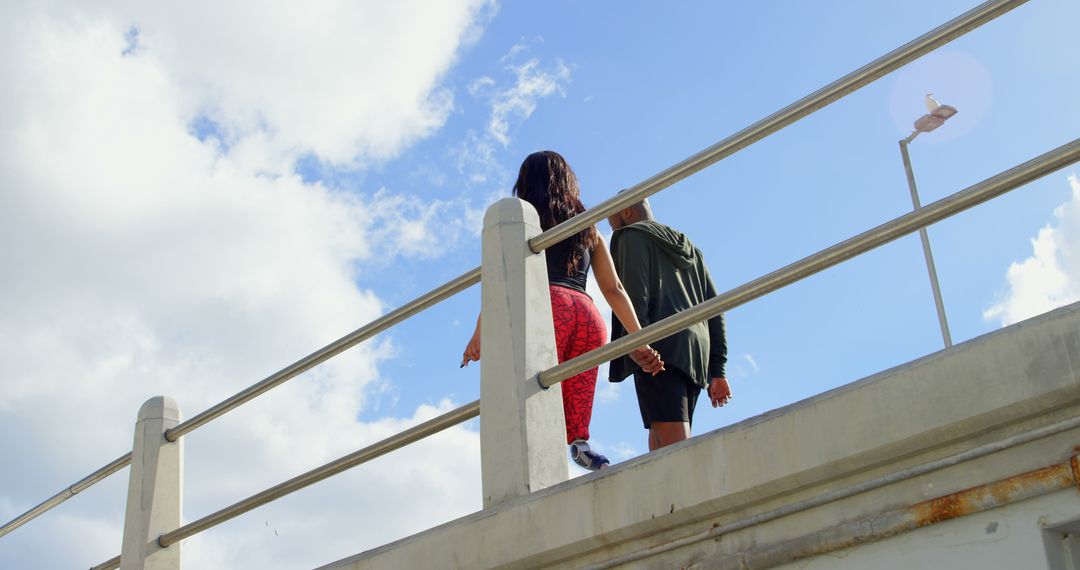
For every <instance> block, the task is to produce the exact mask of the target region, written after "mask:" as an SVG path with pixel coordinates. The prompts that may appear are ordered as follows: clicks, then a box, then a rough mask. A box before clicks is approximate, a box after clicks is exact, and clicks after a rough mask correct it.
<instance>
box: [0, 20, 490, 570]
mask: <svg viewBox="0 0 1080 570" xmlns="http://www.w3.org/2000/svg"><path fill="white" fill-rule="evenodd" d="M485 6H487V4H486V3H483V2H453V3H451V2H420V1H415V2H395V3H392V4H390V3H378V2H368V3H346V4H341V3H334V2H321V1H313V2H308V3H306V4H304V5H303V8H302V9H300V10H299V11H297V10H292V11H288V12H286V11H283V10H274V9H271V8H268V7H267V6H265V5H263V4H260V3H255V2H232V3H225V4H223V3H210V2H186V3H183V4H161V3H158V4H145V3H134V4H132V3H109V2H103V3H92V4H87V3H79V2H59V1H58V2H51V3H22V4H19V5H17V6H11V7H9V10H8V13H6V14H5V18H4V21H3V22H0V81H3V83H4V85H5V88H4V89H2V90H0V108H3V109H4V113H2V114H0V204H2V207H0V243H3V244H4V246H3V247H0V267H3V277H2V278H0V314H2V315H3V319H0V393H2V394H3V395H4V397H3V398H2V399H0V433H4V434H8V435H7V436H6V437H3V438H0V453H2V454H3V456H4V457H8V458H13V460H14V462H15V463H16V464H18V465H19V468H18V469H6V470H3V474H0V518H2V519H4V520H5V521H6V520H8V519H10V518H12V517H14V516H16V515H18V514H20V513H21V512H22V511H24V510H26V509H27V508H29V507H30V506H32V505H33V504H36V503H37V502H38V501H40V500H42V499H44V498H46V497H48V496H49V495H51V494H52V493H55V492H56V491H58V490H60V489H61V488H63V486H64V485H67V484H70V483H72V482H74V481H75V480H76V479H78V478H79V477H81V476H83V475H85V474H86V473H88V472H89V471H91V470H93V469H95V468H97V467H99V466H101V465H103V464H104V463H106V462H108V461H110V460H112V459H113V458H115V457H116V456H118V455H120V454H121V453H123V452H124V451H125V450H126V449H130V445H131V430H132V425H133V421H134V417H135V413H136V410H137V409H138V407H139V405H140V403H141V402H142V401H143V400H145V399H146V398H148V397H150V396H153V395H155V394H168V395H170V396H173V397H174V398H175V399H176V400H177V401H178V403H179V404H180V406H181V408H182V409H183V410H184V412H185V413H186V414H187V415H189V416H190V415H192V414H194V413H196V412H198V411H201V410H203V409H205V408H206V407H208V406H209V405H211V404H213V403H216V402H217V401H220V400H221V399H223V398H225V397H227V396H229V395H231V394H233V393H235V392H236V391H238V390H239V389H241V388H244V387H246V386H248V385H250V384H251V383H253V382H254V381H257V380H258V379H260V378H262V377H264V376H266V375H268V374H269V373H272V372H274V371H275V370H277V369H278V368H280V367H281V366H284V365H286V364H288V363H289V362H291V361H292V360H295V359H297V358H299V357H301V356H303V355H305V354H307V353H309V352H311V351H312V350H314V349H315V348H318V347H320V346H322V345H324V344H326V343H327V342H329V341H331V340H333V339H335V338H337V337H339V336H341V335H343V334H345V333H347V332H349V331H351V330H354V329H355V328H357V327H358V326H360V325H362V324H364V323H365V322H367V321H369V320H371V319H372V318H373V317H375V316H377V315H378V314H380V313H381V312H382V311H383V310H384V309H385V307H383V305H382V303H381V302H380V300H379V299H378V298H377V297H376V295H374V294H373V293H372V292H370V291H365V290H361V289H359V288H358V287H357V286H356V285H355V280H356V278H357V276H358V275H357V272H358V271H364V268H365V267H370V266H371V264H373V263H376V262H377V261H378V258H380V257H382V256H386V255H421V256H422V255H433V254H437V253H438V251H440V250H439V246H440V244H441V243H442V242H443V241H445V239H446V236H447V235H454V234H453V232H457V231H460V230H459V229H455V226H454V225H453V224H447V225H443V227H442V228H441V229H440V228H436V227H434V226H438V225H439V224H434V223H433V221H434V220H435V219H436V218H437V217H439V216H440V215H441V214H443V213H445V212H446V211H447V210H448V209H458V208H462V209H463V208H465V206H464V205H462V204H459V203H457V202H454V201H447V202H435V203H430V204H427V203H422V202H420V201H419V200H417V199H415V198H412V197H408V196H401V195H395V194H393V193H390V192H386V191H383V192H377V193H375V194H373V195H371V196H362V195H358V194H356V193H351V192H347V191H343V190H337V189H329V188H327V187H324V186H323V185H320V184H309V183H304V181H303V180H301V179H300V177H299V176H297V175H296V174H294V172H293V171H294V168H295V164H296V161H297V159H298V157H301V156H304V155H309V154H312V153H313V154H314V155H315V156H317V157H318V158H319V159H320V160H323V161H327V162H329V163H335V164H336V163H340V164H348V165H350V166H351V167H358V166H362V165H363V164H365V163H368V162H371V161H377V160H385V159H388V158H391V157H393V156H394V155H395V153H397V152H399V151H400V150H401V149H402V148H404V146H405V145H408V144H409V143H410V142H411V141H414V140H416V139H417V138H418V137H422V136H424V135H425V134H428V133H430V132H432V130H433V129H436V128H438V127H439V126H440V125H441V124H442V122H443V120H444V119H445V116H446V112H447V110H448V109H449V105H450V100H451V99H450V98H449V92H448V91H446V90H445V89H444V88H442V87H441V86H440V78H441V77H442V75H443V74H444V73H445V71H446V70H447V69H448V67H449V66H450V65H451V64H452V62H453V60H454V57H455V54H456V53H457V51H458V50H459V48H460V46H461V44H462V41H465V40H467V39H468V38H469V37H472V36H473V35H475V33H476V25H477V22H478V21H479V20H481V19H482V18H483V14H482V11H483V10H484V9H486V8H485ZM133 30H134V31H133ZM199 117H203V118H204V119H206V120H208V121H209V124H212V125H213V130H214V133H216V134H214V135H213V136H211V137H210V138H206V139H205V140H203V141H200V140H199V139H198V138H196V137H194V136H192V134H191V132H190V131H191V130H192V122H193V121H195V120H196V119H199ZM215 137H218V138H220V139H222V140H221V141H220V142H222V143H224V147H223V146H222V145H220V144H219V142H218V141H216V140H213V139H214V138H215ZM463 224H464V222H463ZM447 231H449V232H451V234H446V233H445V232H447ZM376 240H378V241H379V243H380V246H381V245H382V244H385V245H386V248H387V249H384V248H382V247H380V248H379V249H378V250H376V249H374V248H373V247H372V243H374V242H376ZM385 346H386V345H385V344H380V343H379V342H375V343H367V344H365V345H362V346H360V347H357V348H354V349H352V350H350V351H348V352H347V353H345V354H343V355H342V356H340V357H338V358H336V359H334V360H333V361H331V362H330V363H328V364H326V365H324V366H322V367H319V368H317V369H315V370H313V371H311V372H309V373H307V374H306V375H305V376H304V377H302V378H299V379H296V380H294V381H292V382H290V383H288V384H286V385H284V386H282V387H280V388H278V389H277V390H275V391H273V392H271V393H270V394H268V395H267V396H264V397H262V398H260V399H259V400H257V401H255V402H252V403H250V404H248V405H246V406H244V407H243V408H241V409H239V410H237V411H235V412H233V413H231V414H229V415H227V416H225V417H224V418H222V419H221V420H218V421H217V422H215V423H214V424H211V425H210V426H208V427H205V428H203V429H201V430H199V431H198V432H195V433H193V434H191V435H190V436H188V437H187V438H186V439H185V445H186V461H187V465H186V473H185V475H186V490H185V496H186V504H185V512H186V514H187V518H188V519H189V520H190V519H192V518H194V517H197V516H201V515H203V514H206V513H208V512H210V511H212V510H215V509H217V508H220V507H222V506H224V505H226V504H229V503H231V502H233V501H236V500H238V499H240V498H243V497H245V496H247V495H250V494H252V493H254V492H257V491H259V490H262V489H263V488H265V487H267V486H269V485H272V484H275V483H278V482H280V481H282V480H284V479H287V478H288V477H291V476H293V475H296V474H298V473H300V472H302V471H305V470H307V469H310V468H312V467H315V466H317V465H319V464H321V463H323V462H325V461H327V460H329V459H332V458H334V457H337V456H340V455H343V454H345V453H348V452H351V451H354V450H356V449H358V448H360V447H362V446H364V445H366V444H370V443H372V442H374V441H376V440H378V439H380V438H382V437H386V436H389V435H391V434H392V433H395V432H397V431H399V430H400V429H402V428H403V427H405V426H408V425H412V424H414V423H416V422H418V421H422V420H423V419H425V418H428V417H431V416H432V415H434V414H435V413H438V411H440V410H446V409H448V408H449V407H451V406H453V405H454V404H452V403H450V402H439V403H438V404H437V405H433V406H424V407H421V408H420V409H418V410H416V412H415V414H412V415H411V416H410V417H403V418H382V419H377V420H370V421H363V422H360V421H357V419H356V418H357V415H358V413H359V412H360V411H361V410H364V409H365V406H366V405H368V402H367V401H366V400H367V395H368V391H367V390H368V389H369V388H371V387H374V386H375V385H376V384H377V383H378V382H380V381H382V380H385V379H380V377H379V372H378V365H379V362H380V359H381V358H385V351H383V350H380V348H381V347H385ZM14 434H18V436H15V435H14ZM125 484H126V477H125V476H123V475H119V476H114V477H113V478H112V479H110V480H108V481H107V482H105V483H103V484H101V485H100V486H99V487H95V488H94V489H91V490H89V491H87V492H86V493H85V494H82V495H80V496H78V497H76V498H74V499H72V500H71V501H70V502H68V503H66V504H65V505H64V506H63V507H61V508H60V509H58V510H56V511H54V512H51V513H48V514H46V515H44V516H43V517H42V518H40V519H37V520H35V521H33V522H31V523H29V524H28V525H27V526H25V527H23V528H20V529H18V530H17V531H15V532H14V533H12V534H11V535H8V536H6V537H4V538H3V539H0V566H2V567H16V566H19V567H28V566H33V567H73V566H75V567H78V566H82V567H85V566H87V565H90V564H96V563H98V562H101V561H103V560H105V559H106V558H109V557H111V556H113V555H114V554H116V553H117V552H118V549H119V532H120V527H121V525H122V521H121V520H120V516H121V515H120V513H122V510H123V500H124V499H123V493H124V489H123V487H124V485H125ZM479 499H480V491H479V446H478V441H477V437H476V434H475V433H474V431H471V430H469V429H464V428H455V429H453V430H450V432H448V433H446V434H443V435H441V436H438V437H436V438H434V439H431V440H427V441H425V442H422V443H420V444H417V445H416V446H414V447H411V448H409V449H407V450H405V451H402V452H400V453H399V454H394V455H393V456H390V457H385V458H381V459H379V460H377V461H376V462H374V463H372V464H371V465H367V466H363V467H361V468H359V469H357V470H356V471H355V472H354V473H350V474H347V475H343V476H341V477H340V478H339V479H335V480H331V481H328V482H325V483H323V484H320V485H319V486H317V487H314V488H312V489H309V490H306V491H303V492H301V493H300V494H298V495H297V496H294V497H292V498H288V499H285V500H283V501H281V502H280V503H275V504H273V505H270V506H267V507H265V508H264V509H260V510H258V511H255V512H254V513H249V514H248V515H245V516H244V517H241V518H239V519H237V520H235V521H232V522H230V523H228V524H226V525H223V526H222V527H220V528H217V529H213V530H211V531H209V532H208V533H206V534H205V535H200V536H199V537H196V538H193V539H191V540H190V541H188V543H186V544H185V546H184V548H185V554H184V556H185V563H186V564H187V565H190V566H192V567H195V568H228V567H261V568H294V567H297V566H309V567H310V566H313V565H317V564H319V563H325V562H328V561H330V560H333V559H335V558H339V557H341V556H345V555H348V554H352V553H355V552H358V551H360V550H363V549H365V548H369V547H372V546H376V545H378V544H380V543H382V542H385V541H387V540H390V539H393V538H395V537H399V536H403V535H406V534H409V533H412V532H415V531H417V530H420V529H421V528H422V527H423V526H425V525H430V524H433V523H435V522H438V521H441V520H448V519H450V518H453V517H455V516H460V515H462V514H465V513H467V512H469V511H471V510H474V509H476V508H478V507H479V503H480V501H479ZM416 512H424V517H415V516H413V513H416ZM267 523H269V524H267ZM271 527H272V529H274V530H277V531H278V535H275V534H274V533H273V532H272V530H270V529H271ZM342 529H347V530H346V531H343V530H342ZM58 541H61V542H62V544H63V545H64V547H63V548H55V544H57V542H58Z"/></svg>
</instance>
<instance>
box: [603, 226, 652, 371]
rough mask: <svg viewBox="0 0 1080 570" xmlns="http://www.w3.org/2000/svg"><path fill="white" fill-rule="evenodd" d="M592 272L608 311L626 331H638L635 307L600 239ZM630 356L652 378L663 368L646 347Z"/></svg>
mask: <svg viewBox="0 0 1080 570" xmlns="http://www.w3.org/2000/svg"><path fill="white" fill-rule="evenodd" d="M592 269H593V275H595V276H596V284H597V285H599V286H600V292H601V293H603V295H604V299H605V300H607V302H608V305H609V306H610V307H611V312H613V313H615V316H616V317H618V319H619V322H620V323H622V325H623V328H625V329H626V332H627V333H634V332H637V331H639V330H641V322H640V321H638V317H637V313H636V312H635V311H634V304H633V303H631V302H630V296H629V295H627V294H626V289H625V288H623V284H622V281H620V280H619V275H618V273H616V272H615V264H614V263H613V262H612V261H611V254H610V253H608V249H607V244H606V243H605V242H604V238H603V237H601V238H600V240H599V243H598V244H596V247H594V248H593V251H592ZM630 357H631V358H632V359H634V362H637V364H638V366H641V368H642V370H644V371H645V372H648V373H649V374H653V375H655V374H656V373H657V372H659V371H661V370H663V369H664V362H663V360H661V359H660V356H659V354H658V353H657V352H656V351H655V350H653V348H652V347H650V346H648V345H645V346H642V347H638V348H636V349H634V351H633V352H631V353H630Z"/></svg>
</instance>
